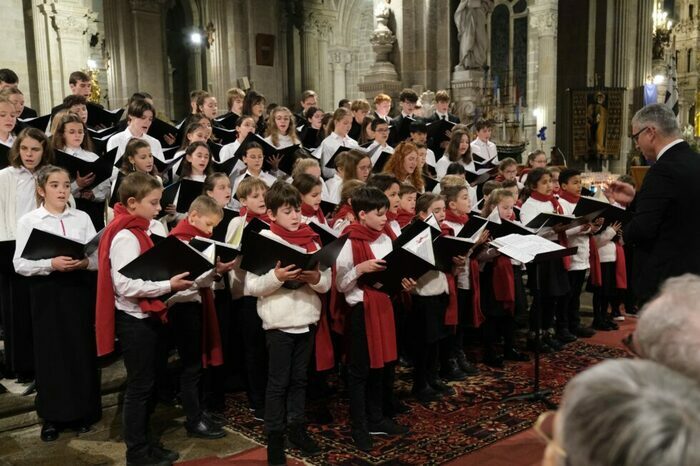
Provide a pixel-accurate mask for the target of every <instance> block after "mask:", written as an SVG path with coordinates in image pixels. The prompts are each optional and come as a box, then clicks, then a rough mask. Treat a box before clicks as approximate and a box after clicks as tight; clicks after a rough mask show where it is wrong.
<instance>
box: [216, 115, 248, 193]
mask: <svg viewBox="0 0 700 466" xmlns="http://www.w3.org/2000/svg"><path fill="white" fill-rule="evenodd" d="M250 133H255V120H254V119H253V117H252V116H250V115H243V116H242V117H240V118H239V119H238V120H236V135H237V137H236V140H235V141H233V142H232V143H230V144H226V145H225V146H224V147H222V148H221V151H220V152H219V163H224V162H226V161H227V160H229V159H232V158H233V157H235V156H236V151H237V150H238V149H239V148H240V147H241V144H243V141H245V139H246V138H247V137H248V135H249V134H250ZM245 169H246V166H245V164H244V163H243V162H242V161H241V160H240V159H239V160H238V161H236V165H235V166H234V167H233V170H232V171H231V176H230V180H231V185H233V182H234V180H235V179H236V177H237V176H238V175H239V174H240V173H241V172H244V171H245Z"/></svg>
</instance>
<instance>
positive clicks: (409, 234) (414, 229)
mask: <svg viewBox="0 0 700 466" xmlns="http://www.w3.org/2000/svg"><path fill="white" fill-rule="evenodd" d="M426 228H430V235H431V237H432V238H433V240H434V239H435V238H437V237H438V236H440V233H441V232H440V230H438V229H436V228H435V227H432V226H430V224H429V223H427V222H424V221H423V220H414V221H412V222H411V223H409V224H408V225H406V226H405V227H403V228H402V229H401V234H400V235H399V236H398V238H396V239H395V240H394V243H393V245H392V247H393V248H397V247H401V246H403V245H404V244H406V243H408V242H409V241H411V240H412V239H413V238H415V236H416V235H417V234H419V233H421V232H422V231H423V230H425V229H426Z"/></svg>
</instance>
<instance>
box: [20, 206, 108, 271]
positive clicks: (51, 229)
mask: <svg viewBox="0 0 700 466" xmlns="http://www.w3.org/2000/svg"><path fill="white" fill-rule="evenodd" d="M35 228H36V229H37V230H43V231H45V232H47V233H53V234H54V235H58V236H64V237H66V238H69V239H72V240H74V241H77V242H79V243H87V242H88V241H90V240H91V239H92V238H93V237H94V236H95V234H96V232H95V227H94V226H93V225H92V221H91V220H90V216H89V215H88V214H86V213H85V212H83V211H81V210H77V209H72V208H71V207H70V206H66V209H65V210H64V211H63V213H61V214H52V213H51V212H49V211H48V210H46V208H45V207H44V206H43V205H42V206H41V207H39V208H38V209H34V210H32V211H31V212H29V213H27V214H25V215H23V216H22V218H20V219H19V222H18V223H17V245H16V248H15V256H14V258H13V259H12V262H13V263H14V266H15V272H17V273H18V274H20V275H24V276H32V275H48V274H50V273H51V272H53V271H54V268H53V267H52V266H51V259H41V260H36V261H34V260H28V259H24V258H22V252H23V251H24V247H25V246H26V245H27V240H29V235H30V234H31V233H32V230H33V229H35ZM88 269H89V270H97V251H95V252H94V253H93V254H91V255H90V256H89V257H88Z"/></svg>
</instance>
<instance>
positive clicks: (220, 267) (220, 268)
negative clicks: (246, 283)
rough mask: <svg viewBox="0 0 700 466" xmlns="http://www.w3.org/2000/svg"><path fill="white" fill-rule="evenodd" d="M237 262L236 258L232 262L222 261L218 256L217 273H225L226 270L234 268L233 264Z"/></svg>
mask: <svg viewBox="0 0 700 466" xmlns="http://www.w3.org/2000/svg"><path fill="white" fill-rule="evenodd" d="M235 263H236V259H234V260H232V261H231V262H221V259H220V258H218V257H217V258H216V273H218V274H219V275H223V274H225V273H226V272H228V271H230V270H232V269H233V264H235Z"/></svg>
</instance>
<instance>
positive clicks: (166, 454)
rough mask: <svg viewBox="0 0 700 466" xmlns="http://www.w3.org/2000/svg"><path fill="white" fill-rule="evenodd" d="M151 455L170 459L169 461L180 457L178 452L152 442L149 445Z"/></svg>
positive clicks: (172, 461)
mask: <svg viewBox="0 0 700 466" xmlns="http://www.w3.org/2000/svg"><path fill="white" fill-rule="evenodd" d="M151 456H154V457H156V458H159V459H161V460H167V461H170V462H171V463H174V462H175V461H177V460H179V459H180V454H179V453H178V452H176V451H173V450H168V449H167V448H165V447H164V446H163V445H162V444H161V443H154V444H152V445H151Z"/></svg>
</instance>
